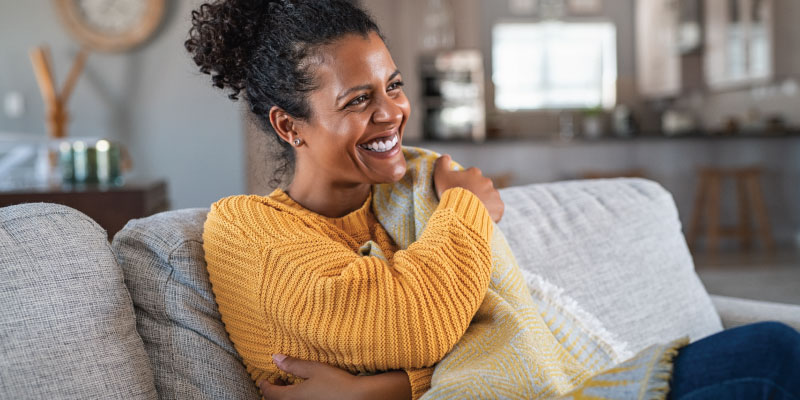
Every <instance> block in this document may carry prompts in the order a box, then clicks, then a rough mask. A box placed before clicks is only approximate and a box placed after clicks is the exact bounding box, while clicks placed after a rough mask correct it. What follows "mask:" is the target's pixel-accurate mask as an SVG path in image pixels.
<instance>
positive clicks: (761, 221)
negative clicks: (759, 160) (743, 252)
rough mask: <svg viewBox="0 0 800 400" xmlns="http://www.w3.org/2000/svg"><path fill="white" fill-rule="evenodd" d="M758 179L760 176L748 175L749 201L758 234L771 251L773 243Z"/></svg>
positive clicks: (773, 246)
mask: <svg viewBox="0 0 800 400" xmlns="http://www.w3.org/2000/svg"><path fill="white" fill-rule="evenodd" d="M759 178H760V175H758V174H750V175H749V176H748V179H747V182H748V186H749V189H750V190H749V191H750V200H751V201H752V203H753V211H754V213H755V217H756V221H757V222H758V232H759V234H760V235H761V240H762V241H763V242H764V247H766V249H767V250H769V251H772V250H773V249H774V248H775V242H774V241H773V240H772V232H771V229H770V225H769V216H768V215H767V206H766V205H765V204H764V197H763V196H762V192H761V184H760V182H761V180H760V179H759Z"/></svg>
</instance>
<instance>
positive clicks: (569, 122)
mask: <svg viewBox="0 0 800 400" xmlns="http://www.w3.org/2000/svg"><path fill="white" fill-rule="evenodd" d="M574 137H575V115H574V114H573V113H572V112H571V111H568V110H563V111H561V112H560V113H558V138H559V139H561V140H572V139H573V138H574Z"/></svg>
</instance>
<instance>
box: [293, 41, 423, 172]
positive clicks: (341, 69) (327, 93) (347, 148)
mask: <svg viewBox="0 0 800 400" xmlns="http://www.w3.org/2000/svg"><path fill="white" fill-rule="evenodd" d="M321 55H322V57H321V60H322V62H321V63H320V64H318V66H316V67H315V68H314V71H315V72H314V73H315V78H316V84H317V89H316V90H314V91H313V92H311V93H310V94H309V105H310V108H311V116H310V118H308V120H306V121H299V122H298V123H297V129H296V131H297V132H298V134H299V136H300V137H301V138H302V139H303V141H304V142H305V143H304V144H303V145H302V146H300V147H298V148H297V168H298V171H297V172H303V174H304V175H307V174H308V173H313V176H314V181H316V182H319V179H320V178H325V179H326V180H328V181H329V182H330V183H332V184H334V185H337V186H339V185H342V186H352V185H355V184H364V183H368V184H376V183H389V182H396V181H398V180H400V178H402V177H403V175H405V172H406V162H405V158H404V157H403V152H402V151H401V140H402V137H403V131H404V129H405V126H406V122H407V121H408V116H409V114H410V112H411V106H410V104H409V102H408V98H406V95H405V93H403V88H402V86H403V81H402V78H401V76H400V72H399V71H398V69H397V66H396V65H395V63H394V61H393V60H392V56H391V54H389V50H388V49H387V48H386V45H385V44H384V43H383V40H382V39H381V38H380V36H378V35H377V34H375V33H371V34H369V36H367V37H363V36H361V35H347V36H345V37H343V38H341V39H339V40H337V41H336V42H334V43H332V44H330V45H327V46H325V47H324V48H323V49H322V50H321ZM300 169H310V170H306V171H300ZM295 176H296V177H297V175H295Z"/></svg>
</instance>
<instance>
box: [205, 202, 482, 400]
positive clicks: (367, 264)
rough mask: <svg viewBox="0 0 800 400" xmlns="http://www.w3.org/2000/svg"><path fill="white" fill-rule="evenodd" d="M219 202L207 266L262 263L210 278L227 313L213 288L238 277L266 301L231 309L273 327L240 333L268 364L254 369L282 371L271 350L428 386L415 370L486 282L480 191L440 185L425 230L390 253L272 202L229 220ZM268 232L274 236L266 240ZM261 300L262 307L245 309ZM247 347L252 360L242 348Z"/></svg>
mask: <svg viewBox="0 0 800 400" xmlns="http://www.w3.org/2000/svg"><path fill="white" fill-rule="evenodd" d="M226 207H230V206H226V205H225V204H221V203H217V204H216V205H215V208H212V212H211V213H210V214H209V220H208V222H207V223H206V232H205V234H204V238H205V244H204V247H205V249H206V258H207V261H208V263H209V268H211V265H212V264H215V263H216V264H219V263H223V262H227V263H228V264H230V267H229V268H228V267H226V268H227V269H237V268H239V269H243V268H242V267H241V265H242V263H245V264H246V263H262V264H261V266H260V267H258V268H255V269H248V268H244V270H246V271H248V272H245V273H242V274H244V275H240V276H239V277H238V278H236V277H235V276H234V275H231V277H232V280H230V281H228V282H219V281H221V279H217V281H218V282H212V283H214V289H215V294H216V296H217V299H218V303H219V304H220V312H222V313H223V317H224V316H225V312H223V308H225V309H227V308H228V305H227V304H225V303H227V301H228V300H223V301H220V299H221V298H225V299H231V300H230V301H233V302H236V301H238V300H236V296H233V295H225V293H221V292H224V291H226V290H228V289H227V287H232V285H233V282H234V281H233V279H234V278H235V279H236V281H237V282H241V279H242V278H244V279H247V276H251V278H250V279H251V280H250V282H253V283H252V284H251V285H252V286H251V289H250V290H255V291H257V292H258V293H259V301H260V303H261V307H263V308H262V309H261V310H255V309H251V310H250V312H244V311H242V312H240V315H241V317H237V318H242V319H245V318H247V319H250V320H252V321H256V322H254V323H258V322H257V321H258V320H260V321H262V322H261V323H260V324H264V325H265V326H267V327H269V328H268V329H266V330H265V331H264V332H266V334H267V335H268V336H272V337H268V338H264V340H263V342H260V343H258V344H255V343H253V344H247V343H246V344H239V345H237V350H240V353H242V352H243V350H245V351H244V353H246V352H247V351H246V350H247V348H248V347H252V351H253V352H254V353H253V354H254V355H253V356H252V357H253V358H259V357H260V358H263V359H264V362H262V363H259V364H260V365H256V368H258V369H261V370H263V371H264V372H265V373H266V375H260V377H261V378H268V379H270V380H272V379H273V378H275V377H277V376H280V377H282V378H287V376H286V375H285V374H284V373H282V372H280V371H278V370H277V368H276V367H275V366H274V364H272V363H271V362H269V361H268V356H267V355H268V354H271V353H283V354H287V355H291V356H294V357H298V358H303V359H316V360H317V361H321V362H326V363H329V364H332V365H335V366H338V367H340V368H346V369H348V370H350V371H352V372H357V371H362V370H363V371H386V370H392V369H404V370H406V371H411V372H408V373H409V380H410V382H411V384H412V390H414V391H415V392H424V390H427V385H429V383H430V372H432V371H429V372H424V370H421V371H417V370H412V369H413V368H424V367H430V366H432V365H434V363H436V362H437V361H439V360H441V359H442V358H443V357H444V356H445V354H446V353H447V352H448V351H449V350H450V349H451V348H452V346H453V345H455V343H456V342H457V341H458V340H459V339H460V338H461V336H462V335H463V334H464V332H465V331H466V329H467V327H468V326H469V323H470V321H471V319H472V317H473V315H474V314H475V312H476V311H477V310H478V307H479V306H480V304H481V302H482V301H483V297H484V295H485V293H486V290H487V288H488V285H489V278H490V274H491V268H492V259H491V249H490V238H491V235H492V232H493V229H494V228H493V223H492V221H491V218H490V216H489V214H488V212H487V210H486V208H485V207H484V206H483V204H482V203H481V201H480V200H479V199H478V198H477V197H476V196H475V195H474V194H472V193H471V192H469V191H468V190H465V189H461V188H453V189H449V190H447V191H446V192H445V193H444V194H443V195H442V198H441V201H440V203H439V205H438V207H437V208H436V210H435V211H434V213H433V214H432V216H431V218H430V219H429V221H428V224H427V226H426V228H425V230H424V232H423V233H422V235H421V237H420V238H418V240H417V241H416V242H414V243H413V244H412V245H411V246H409V248H408V249H406V250H400V251H397V252H396V253H394V256H393V257H392V258H391V259H390V260H388V261H384V260H382V259H380V258H378V257H367V256H361V255H359V254H358V253H356V252H354V251H353V250H352V249H351V248H349V247H348V246H346V245H345V244H344V243H342V242H339V241H336V240H333V239H332V238H330V237H329V236H326V235H324V234H322V233H320V232H319V231H318V230H315V229H314V227H312V226H310V225H308V224H306V223H304V222H303V221H297V220H293V222H292V223H289V222H288V221H287V217H286V216H285V215H278V214H281V213H280V212H278V211H276V212H274V213H272V214H269V213H268V214H269V215H266V216H264V215H262V216H260V217H259V216H253V215H254V214H258V213H253V212H245V213H244V216H241V215H240V218H238V220H237V221H238V223H237V221H233V220H227V221H226V217H225V214H226V213H227V212H226V210H225V209H224V208H226ZM262 214H263V213H262ZM273 214H274V215H273ZM270 215H271V216H270ZM259 218H262V219H263V220H262V219H259ZM270 218H271V219H270ZM242 220H245V221H244V222H242ZM265 235H267V236H270V235H271V237H270V238H269V243H268V244H264V243H263V242H264V236H265ZM259 238H261V239H259ZM257 251H258V253H259V254H258V255H254V253H256V252H257ZM254 270H258V271H260V272H253V271H254ZM252 279H255V280H258V283H256V282H254V281H253V280H252ZM220 294H222V296H221V295H220ZM242 310H244V309H243V308H242ZM256 311H259V314H260V315H259V316H255V315H254V314H252V312H256ZM231 312H233V311H231ZM232 319H233V316H232V317H231V318H229V320H232ZM226 328H227V329H228V330H229V333H230V334H231V337H232V338H234V337H245V336H247V333H246V332H234V330H236V329H239V328H237V327H236V326H234V325H233V324H229V323H228V322H227V321H226ZM243 329H246V330H252V329H251V328H243ZM243 342H244V340H240V343H243ZM262 347H263V348H262ZM256 352H257V353H258V354H256ZM259 354H263V356H259ZM242 356H243V358H245V362H247V361H248V360H247V359H248V358H249V356H248V355H247V354H242ZM276 374H277V375H276ZM288 378H289V380H290V381H292V380H293V379H292V378H291V377H288Z"/></svg>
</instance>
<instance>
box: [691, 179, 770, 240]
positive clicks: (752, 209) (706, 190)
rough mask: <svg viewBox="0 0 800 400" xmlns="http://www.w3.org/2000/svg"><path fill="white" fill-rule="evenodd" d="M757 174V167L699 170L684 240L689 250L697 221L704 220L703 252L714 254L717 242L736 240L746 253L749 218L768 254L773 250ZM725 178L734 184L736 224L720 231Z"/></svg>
mask: <svg viewBox="0 0 800 400" xmlns="http://www.w3.org/2000/svg"><path fill="white" fill-rule="evenodd" d="M761 173H762V171H761V168H759V167H750V168H701V169H700V171H699V181H698V184H697V194H696V195H695V202H694V212H693V215H692V220H691V223H690V229H689V233H688V235H687V238H686V239H687V241H688V242H689V244H690V245H691V246H693V247H696V243H695V241H696V239H697V236H698V234H699V233H700V225H701V219H703V217H704V216H705V219H706V223H705V233H706V240H707V241H706V248H707V249H710V250H711V251H716V250H717V247H718V245H719V239H720V238H721V237H723V236H726V237H727V236H732V237H737V238H739V241H740V243H741V245H742V247H743V248H745V249H747V248H749V247H750V245H751V244H752V236H753V229H752V228H751V222H752V221H751V218H752V217H755V218H754V219H755V222H756V225H757V227H756V229H757V230H758V234H759V235H760V236H761V241H762V243H763V244H764V246H765V247H766V248H767V249H768V250H772V249H773V248H774V246H775V243H774V242H773V240H772V233H771V232H770V227H769V217H768V215H767V207H766V205H765V204H764V197H763V196H762V193H761ZM729 177H730V178H733V179H734V180H735V182H736V194H737V196H736V197H737V203H738V211H739V220H738V224H737V225H736V226H734V227H721V226H720V209H721V208H722V198H721V193H722V182H723V180H724V179H725V178H729Z"/></svg>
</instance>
